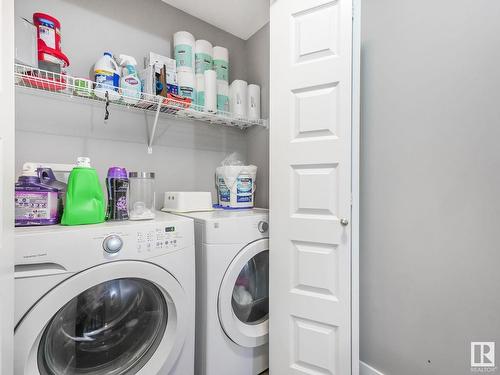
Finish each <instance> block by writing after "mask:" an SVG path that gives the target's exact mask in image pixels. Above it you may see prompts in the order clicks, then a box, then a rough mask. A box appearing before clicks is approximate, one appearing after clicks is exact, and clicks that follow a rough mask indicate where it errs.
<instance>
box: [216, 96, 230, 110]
mask: <svg viewBox="0 0 500 375" xmlns="http://www.w3.org/2000/svg"><path fill="white" fill-rule="evenodd" d="M217 110H218V111H225V112H229V97H227V96H226V95H217Z"/></svg>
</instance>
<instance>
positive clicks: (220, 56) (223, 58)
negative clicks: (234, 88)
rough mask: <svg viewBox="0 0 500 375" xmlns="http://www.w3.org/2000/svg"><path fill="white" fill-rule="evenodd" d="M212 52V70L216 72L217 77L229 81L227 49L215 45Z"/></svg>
mask: <svg viewBox="0 0 500 375" xmlns="http://www.w3.org/2000/svg"><path fill="white" fill-rule="evenodd" d="M213 53H214V60H213V64H214V70H215V71H216V72H217V79H218V80H220V81H226V82H229V51H228V50H227V48H224V47H220V46H215V47H214V49H213Z"/></svg>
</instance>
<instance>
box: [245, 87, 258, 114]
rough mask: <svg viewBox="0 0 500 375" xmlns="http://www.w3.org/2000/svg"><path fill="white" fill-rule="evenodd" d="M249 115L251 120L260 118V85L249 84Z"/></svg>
mask: <svg viewBox="0 0 500 375" xmlns="http://www.w3.org/2000/svg"><path fill="white" fill-rule="evenodd" d="M247 116H248V119H249V120H258V119H260V86H259V85H254V84H250V85H248V94H247Z"/></svg>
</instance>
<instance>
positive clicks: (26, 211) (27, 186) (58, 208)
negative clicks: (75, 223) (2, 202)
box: [15, 165, 66, 227]
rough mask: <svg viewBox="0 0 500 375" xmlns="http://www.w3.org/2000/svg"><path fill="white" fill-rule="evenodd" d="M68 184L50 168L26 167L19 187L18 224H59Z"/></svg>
mask: <svg viewBox="0 0 500 375" xmlns="http://www.w3.org/2000/svg"><path fill="white" fill-rule="evenodd" d="M30 166H31V165H30ZM65 186H66V184H64V183H63V182H60V181H57V180H56V178H55V176H54V173H53V172H52V170H51V169H50V168H36V169H35V168H29V167H28V168H26V169H23V175H22V176H20V177H19V179H18V181H17V183H16V186H15V225H16V227H22V226H34V225H54V224H58V223H59V222H60V220H61V213H62V206H63V203H62V196H63V195H64V194H63V193H64V190H65Z"/></svg>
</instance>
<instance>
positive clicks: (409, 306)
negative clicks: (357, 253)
mask: <svg viewBox="0 0 500 375" xmlns="http://www.w3.org/2000/svg"><path fill="white" fill-rule="evenodd" d="M362 13H363V17H362V19H363V23H362V28H363V44H362V78H361V85H362V124H361V125H362V128H361V131H362V143H361V144H362V146H361V151H362V155H361V156H362V158H361V167H362V169H361V264H360V266H361V273H360V274H361V288H360V290H361V305H360V308H361V360H362V361H364V362H366V363H368V364H369V365H371V366H373V367H374V368H376V369H378V370H380V371H381V372H382V373H384V374H386V375H401V374H404V375H426V374H429V375H430V374H433V375H434V374H436V375H437V374H443V375H445V374H453V375H466V374H471V369H470V341H496V342H497V346H498V345H499V342H500V313H499V312H500V299H499V298H498V297H499V285H500V272H499V265H500V252H499V250H500V246H499V236H498V233H499V223H500V199H499V192H500V173H499V171H500V147H499V139H500V105H499V103H500V90H499V87H500V65H499V62H500V48H498V47H499V46H500V23H499V22H498V15H499V14H500V2H498V1H491V0H476V1H467V0H440V1H435V0H423V1H412V0H377V1H373V0H365V1H363V10H362ZM498 360H499V357H498V350H497V362H498ZM497 365H498V363H497Z"/></svg>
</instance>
